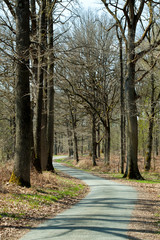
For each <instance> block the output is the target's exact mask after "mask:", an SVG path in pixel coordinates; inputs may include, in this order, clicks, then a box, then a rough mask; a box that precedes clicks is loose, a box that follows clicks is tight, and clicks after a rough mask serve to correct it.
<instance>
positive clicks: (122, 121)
mask: <svg viewBox="0 0 160 240" xmlns="http://www.w3.org/2000/svg"><path fill="white" fill-rule="evenodd" d="M119 45H120V71H121V77H120V83H121V173H122V174H124V162H125V104H124V77H123V50H122V38H119Z"/></svg>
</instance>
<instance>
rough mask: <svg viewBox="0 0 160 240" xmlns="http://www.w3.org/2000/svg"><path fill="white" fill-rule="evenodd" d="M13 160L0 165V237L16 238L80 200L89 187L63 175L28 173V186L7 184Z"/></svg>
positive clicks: (59, 173) (2, 239) (3, 238)
mask: <svg viewBox="0 0 160 240" xmlns="http://www.w3.org/2000/svg"><path fill="white" fill-rule="evenodd" d="M12 169H13V162H7V164H5V165H1V166H0V240H16V239H19V238H20V237H21V236H22V235H23V234H25V233H26V232H28V231H29V230H30V229H32V228H33V227H35V226H36V225H38V224H40V223H41V222H43V221H44V220H47V219H49V218H51V217H54V216H56V215H57V214H58V213H60V212H62V211H64V210H65V209H68V208H70V207H71V205H73V204H75V203H76V202H78V201H79V200H80V199H82V198H83V197H84V196H85V195H86V194H87V193H88V191H89V188H88V187H87V186H86V185H85V184H84V183H83V182H82V181H80V180H77V179H75V178H72V177H70V176H68V175H64V174H63V173H61V172H57V174H53V173H49V172H44V173H43V174H37V173H36V172H35V171H32V172H31V185H32V187H31V188H25V187H18V186H16V185H14V184H9V183H8V182H9V178H10V176H11V172H12Z"/></svg>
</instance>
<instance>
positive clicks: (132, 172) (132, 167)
mask: <svg viewBox="0 0 160 240" xmlns="http://www.w3.org/2000/svg"><path fill="white" fill-rule="evenodd" d="M134 5H135V1H133V2H132V1H130V6H129V11H130V22H129V23H128V77H127V80H126V97H127V121H128V126H127V127H128V129H127V131H128V148H127V149H128V152H127V161H128V162H127V169H126V173H125V175H124V177H127V178H128V179H143V178H142V176H141V174H140V172H139V169H138V123H137V106H136V100H137V95H136V92H135V63H134V61H133V60H134V59H135V45H134V42H135V32H136V22H135V15H134V9H135V6H134Z"/></svg>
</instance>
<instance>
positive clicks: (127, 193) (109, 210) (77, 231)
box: [21, 163, 138, 240]
mask: <svg viewBox="0 0 160 240" xmlns="http://www.w3.org/2000/svg"><path fill="white" fill-rule="evenodd" d="M54 166H55V168H57V169H59V170H61V171H64V172H66V173H67V174H69V175H71V176H74V177H76V178H79V179H81V180H83V181H84V182H85V183H87V184H88V185H89V186H90V192H89V194H88V195H87V196H86V197H85V198H84V199H83V200H81V201H80V202H79V203H78V204H76V205H74V206H73V207H72V208H70V209H68V210H65V211H64V212H62V213H61V214H59V215H57V216H56V217H54V218H53V219H50V220H47V221H46V222H44V223H43V224H41V225H39V226H38V227H36V228H34V229H33V230H31V231H30V232H28V233H27V234H26V235H24V237H22V238H21V240H45V239H46V240H51V239H52V240H107V239H108V240H120V239H121V240H122V239H134V240H136V239H137V238H129V237H128V236H127V231H128V224H129V221H130V218H131V214H132V211H133V208H134V206H135V202H136V199H137V192H136V190H135V189H134V188H132V187H130V186H127V185H122V184H119V183H115V182H112V181H110V180H106V179H103V178H100V177H96V176H93V175H91V174H89V173H86V172H83V171H81V170H76V169H72V168H68V167H64V166H62V165H60V164H58V163H54ZM137 240H138V239H137Z"/></svg>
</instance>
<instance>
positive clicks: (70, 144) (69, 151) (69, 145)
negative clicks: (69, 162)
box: [67, 121, 73, 157]
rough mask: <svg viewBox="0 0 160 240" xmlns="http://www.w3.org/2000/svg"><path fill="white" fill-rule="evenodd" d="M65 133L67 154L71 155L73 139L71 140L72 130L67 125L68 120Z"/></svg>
mask: <svg viewBox="0 0 160 240" xmlns="http://www.w3.org/2000/svg"><path fill="white" fill-rule="evenodd" d="M67 135H68V155H69V157H71V156H73V141H72V131H71V129H70V126H69V121H68V123H67Z"/></svg>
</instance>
